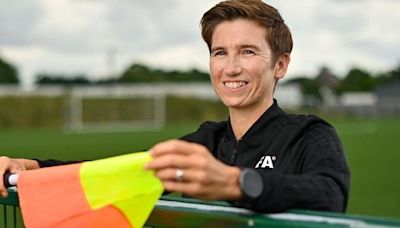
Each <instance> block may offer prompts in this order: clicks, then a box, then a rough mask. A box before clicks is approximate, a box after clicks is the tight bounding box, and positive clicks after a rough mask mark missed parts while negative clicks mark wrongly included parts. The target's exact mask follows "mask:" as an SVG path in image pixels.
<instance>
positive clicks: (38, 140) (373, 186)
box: [0, 118, 400, 218]
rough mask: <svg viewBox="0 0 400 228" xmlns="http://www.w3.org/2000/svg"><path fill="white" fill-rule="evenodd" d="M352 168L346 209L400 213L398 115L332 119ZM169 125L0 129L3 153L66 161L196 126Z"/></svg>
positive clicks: (135, 147) (141, 146)
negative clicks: (79, 130)
mask: <svg viewBox="0 0 400 228" xmlns="http://www.w3.org/2000/svg"><path fill="white" fill-rule="evenodd" d="M330 122H331V123H332V124H333V125H334V126H335V127H336V129H337V131H338V133H339V135H340V137H341V139H342V142H343V144H344V147H345V151H346V157H347V160H348V162H349V165H350V169H351V172H352V176H351V192H350V201H349V206H348V210H347V212H348V213H351V214H363V215H374V216H384V217H396V218H400V178H399V177H398V174H399V173H400V166H399V164H398V163H399V162H400V140H399V138H400V137H399V136H400V118H396V119H395V118H392V119H374V120H370V119H368V120H360V119H332V120H330ZM197 126H198V124H196V123H184V124H170V125H167V127H166V128H165V129H164V130H162V131H140V132H125V133H94V134H71V133H64V132H62V131H61V130H55V129H41V130H37V129H36V130H33V129H8V130H4V129H2V130H0V155H6V156H12V157H26V158H40V159H45V158H57V159H64V160H85V159H98V158H104V157H109V156H115V155H119V154H124V153H130V152H136V151H142V150H145V149H147V148H150V147H151V146H152V145H154V144H155V143H157V142H160V141H162V140H166V139H171V138H178V137H180V136H183V135H185V134H186V133H189V132H191V131H194V130H196V128H197Z"/></svg>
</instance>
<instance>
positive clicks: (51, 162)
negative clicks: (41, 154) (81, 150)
mask: <svg viewBox="0 0 400 228" xmlns="http://www.w3.org/2000/svg"><path fill="white" fill-rule="evenodd" d="M33 160H35V161H37V162H38V163H39V166H40V168H45V167H51V166H58V165H69V164H74V163H80V162H84V161H60V160H55V159H49V160H39V159H33Z"/></svg>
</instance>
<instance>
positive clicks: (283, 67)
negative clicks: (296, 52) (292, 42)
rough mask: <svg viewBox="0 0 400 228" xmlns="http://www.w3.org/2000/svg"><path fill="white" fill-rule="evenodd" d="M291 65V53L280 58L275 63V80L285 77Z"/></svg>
mask: <svg viewBox="0 0 400 228" xmlns="http://www.w3.org/2000/svg"><path fill="white" fill-rule="evenodd" d="M289 63H290V54H289V53H283V54H282V55H280V56H279V57H278V59H277V60H276V63H275V78H276V79H277V80H279V79H282V78H283V77H285V75H286V72H287V69H288V66H289Z"/></svg>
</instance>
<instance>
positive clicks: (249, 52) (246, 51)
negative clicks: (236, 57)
mask: <svg viewBox="0 0 400 228" xmlns="http://www.w3.org/2000/svg"><path fill="white" fill-rule="evenodd" d="M242 54H243V55H254V54H255V53H254V51H252V50H250V49H245V50H243V51H242Z"/></svg>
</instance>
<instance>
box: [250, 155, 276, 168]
mask: <svg viewBox="0 0 400 228" xmlns="http://www.w3.org/2000/svg"><path fill="white" fill-rule="evenodd" d="M275 160H276V156H269V155H266V156H262V157H261V159H260V160H259V161H258V162H257V165H256V167H255V168H256V169H257V168H260V167H261V168H266V167H268V168H270V169H273V168H274V163H273V161H275Z"/></svg>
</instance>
